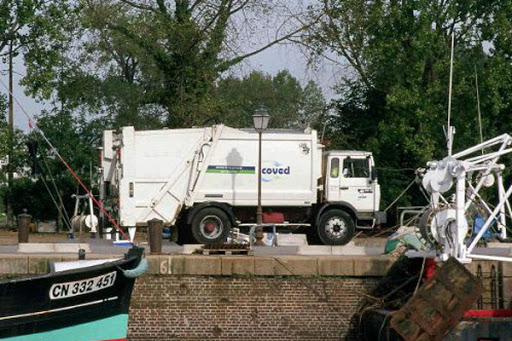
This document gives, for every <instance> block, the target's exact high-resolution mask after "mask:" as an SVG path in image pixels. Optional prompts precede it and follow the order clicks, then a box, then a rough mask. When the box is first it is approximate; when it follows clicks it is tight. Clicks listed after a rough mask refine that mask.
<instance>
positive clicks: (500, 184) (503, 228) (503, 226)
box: [496, 172, 507, 239]
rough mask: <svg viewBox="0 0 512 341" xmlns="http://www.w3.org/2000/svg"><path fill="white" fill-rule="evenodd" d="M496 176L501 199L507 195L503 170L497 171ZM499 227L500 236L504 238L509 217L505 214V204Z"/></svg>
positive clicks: (501, 211)
mask: <svg viewBox="0 0 512 341" xmlns="http://www.w3.org/2000/svg"><path fill="white" fill-rule="evenodd" d="M496 177H497V178H498V197H499V198H500V199H501V198H503V197H504V195H505V186H504V185H503V174H502V173H501V172H497V173H496ZM505 200H507V199H505ZM499 229H500V237H501V238H503V239H505V238H507V218H506V216H505V205H502V206H501V209H500V220H499Z"/></svg>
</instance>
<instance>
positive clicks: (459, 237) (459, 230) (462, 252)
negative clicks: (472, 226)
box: [452, 170, 468, 260]
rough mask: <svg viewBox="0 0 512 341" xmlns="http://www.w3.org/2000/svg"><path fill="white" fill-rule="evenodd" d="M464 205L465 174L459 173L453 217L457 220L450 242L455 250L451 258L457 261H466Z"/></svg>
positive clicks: (463, 172) (466, 228)
mask: <svg viewBox="0 0 512 341" xmlns="http://www.w3.org/2000/svg"><path fill="white" fill-rule="evenodd" d="M465 204H466V172H465V171H463V170H462V171H460V172H459V174H458V175H457V188H456V202H455V205H456V206H457V211H456V213H455V217H456V219H457V222H456V229H455V233H454V238H453V239H454V240H452V245H453V246H452V247H454V248H455V250H453V252H452V256H454V257H456V258H457V259H458V260H466V244H465V243H464V239H465V238H466V234H467V233H468V223H467V221H466V214H465V211H466V210H465ZM452 233H453V231H452Z"/></svg>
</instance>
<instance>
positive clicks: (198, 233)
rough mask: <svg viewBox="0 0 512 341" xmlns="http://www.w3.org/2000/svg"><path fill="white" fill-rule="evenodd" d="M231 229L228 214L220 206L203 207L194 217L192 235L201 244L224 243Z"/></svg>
mask: <svg viewBox="0 0 512 341" xmlns="http://www.w3.org/2000/svg"><path fill="white" fill-rule="evenodd" d="M230 230H231V222H230V220H229V218H228V216H227V214H226V213H225V212H224V211H222V210H221V209H219V208H216V207H207V208H203V209H202V210H200V211H199V212H197V214H196V215H195V216H194V218H193V219H192V235H193V236H194V238H195V239H196V241H197V242H199V243H201V244H221V243H224V242H225V241H226V240H227V238H228V235H229V231H230Z"/></svg>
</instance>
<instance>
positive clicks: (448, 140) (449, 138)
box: [446, 31, 455, 156]
mask: <svg viewBox="0 0 512 341" xmlns="http://www.w3.org/2000/svg"><path fill="white" fill-rule="evenodd" d="M454 45H455V31H452V48H451V53H450V84H449V87H448V130H447V134H446V135H447V136H446V144H447V147H448V156H452V145H453V127H452V126H451V113H452V84H453V50H454Z"/></svg>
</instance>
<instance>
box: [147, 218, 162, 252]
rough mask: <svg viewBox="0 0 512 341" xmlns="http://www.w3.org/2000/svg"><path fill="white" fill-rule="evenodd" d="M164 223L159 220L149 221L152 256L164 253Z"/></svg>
mask: <svg viewBox="0 0 512 341" xmlns="http://www.w3.org/2000/svg"><path fill="white" fill-rule="evenodd" d="M163 224H164V222H163V221H161V220H159V219H151V220H150V221H148V237H149V250H150V253H151V254H159V253H162V232H163Z"/></svg>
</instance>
